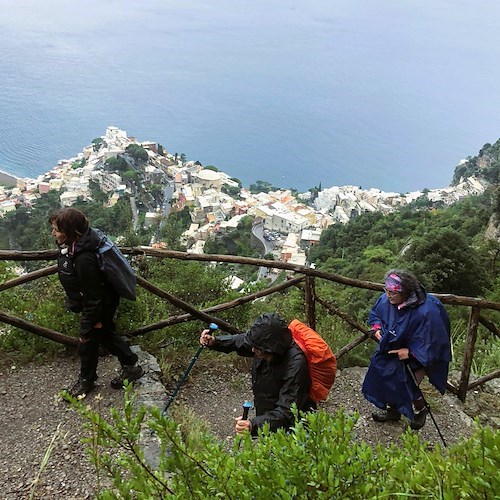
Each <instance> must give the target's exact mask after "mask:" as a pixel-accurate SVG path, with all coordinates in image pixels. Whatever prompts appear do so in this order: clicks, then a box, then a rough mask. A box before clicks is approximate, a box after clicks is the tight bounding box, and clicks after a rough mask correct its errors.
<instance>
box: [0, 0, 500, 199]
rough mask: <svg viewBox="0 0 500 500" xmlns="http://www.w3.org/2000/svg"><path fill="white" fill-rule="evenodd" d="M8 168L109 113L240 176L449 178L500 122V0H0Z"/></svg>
mask: <svg viewBox="0 0 500 500" xmlns="http://www.w3.org/2000/svg"><path fill="white" fill-rule="evenodd" d="M0 12H1V16H0V170H4V171H7V172H9V173H12V174H15V175H17V176H29V177H36V176H37V175H38V174H40V173H43V172H46V171H47V170H49V169H50V168H52V167H53V166H54V165H55V164H56V163H57V161H58V160H59V159H62V158H69V157H72V156H74V155H76V154H77V153H78V152H80V151H81V150H82V148H83V147H84V146H85V145H87V144H89V143H90V142H91V141H92V139H94V138H96V137H99V136H101V135H103V134H104V132H105V129H106V127H108V126H110V125H114V126H117V127H119V128H122V129H124V130H126V131H127V133H128V135H130V136H135V137H136V138H137V139H138V140H154V141H157V142H159V143H161V144H162V145H163V146H164V147H165V148H166V149H167V150H168V151H169V152H171V153H175V152H177V153H179V154H180V153H185V154H186V157H187V158H188V159H191V160H199V161H201V162H202V163H203V164H204V165H208V164H212V165H215V166H217V167H218V168H220V169H221V170H224V171H225V172H227V173H228V174H230V175H232V176H235V177H238V178H239V179H241V180H242V181H243V184H244V185H246V186H248V185H249V184H250V183H252V182H255V181H256V180H258V179H262V180H267V181H270V182H271V183H273V184H275V185H278V186H283V187H295V188H297V189H299V190H306V189H307V188H309V187H312V186H315V185H318V184H319V183H320V182H321V184H322V186H323V187H327V186H332V185H345V184H353V185H358V186H362V187H363V188H366V189H367V188H370V187H379V188H381V189H384V190H386V191H389V190H394V191H400V192H405V191H409V190H415V189H421V188H424V187H428V188H435V187H443V186H447V185H448V184H449V183H450V181H451V178H452V175H453V170H454V168H455V166H456V165H457V163H458V161H459V160H460V159H461V158H464V157H466V156H469V155H470V156H474V155H475V154H477V152H478V151H479V149H480V148H481V147H482V145H483V144H484V143H486V142H494V141H496V140H497V139H498V138H499V136H500V119H499V118H500V83H499V82H500V64H499V61H500V2H499V1H498V0H480V1H478V0H470V1H466V0H453V1H452V0H432V1H431V0H404V1H402V0H376V1H375V0H302V1H297V0H265V1H264V0H252V1H250V0H210V1H209V2H207V1H205V0H203V1H202V0H182V1H181V0H177V1H170V0H149V1H147V2H138V1H132V0H106V1H103V0H85V1H78V2H76V1H74V0H44V1H40V0H0Z"/></svg>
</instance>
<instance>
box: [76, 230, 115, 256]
mask: <svg viewBox="0 0 500 500" xmlns="http://www.w3.org/2000/svg"><path fill="white" fill-rule="evenodd" d="M106 240H107V237H106V235H105V234H104V233H103V232H102V231H101V230H99V229H95V228H90V227H89V228H88V229H87V231H85V233H83V234H82V236H81V237H80V238H79V239H78V241H76V242H75V244H74V246H73V248H72V249H71V250H70V252H71V254H72V255H78V254H80V253H82V252H92V253H95V252H97V249H98V248H99V247H100V246H102V244H103V242H105V241H106Z"/></svg>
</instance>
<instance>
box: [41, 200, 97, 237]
mask: <svg viewBox="0 0 500 500" xmlns="http://www.w3.org/2000/svg"><path fill="white" fill-rule="evenodd" d="M49 223H50V224H55V225H56V226H57V229H58V230H59V231H61V233H64V234H65V236H66V238H67V239H68V241H69V242H73V241H76V240H78V238H80V236H82V235H83V234H84V233H85V231H87V229H88V228H89V220H88V219H87V216H86V215H85V214H84V213H83V212H82V211H81V210H78V209H77V208H71V207H66V208H62V209H61V210H58V211H57V212H54V213H53V214H52V215H51V216H50V217H49Z"/></svg>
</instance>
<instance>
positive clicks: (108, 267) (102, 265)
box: [94, 229, 137, 300]
mask: <svg viewBox="0 0 500 500" xmlns="http://www.w3.org/2000/svg"><path fill="white" fill-rule="evenodd" d="M94 231H95V232H96V233H97V235H98V236H99V244H98V246H97V248H96V256H97V262H98V264H99V269H100V271H101V272H102V273H103V274H104V277H105V280H106V281H107V282H108V283H109V284H110V285H111V286H112V287H113V289H114V290H115V292H116V293H117V294H118V295H119V296H120V297H123V298H125V299H128V300H135V299H136V291H135V288H136V283H137V280H136V277H135V273H134V270H133V269H132V266H131V265H130V263H129V261H128V260H127V259H126V258H125V256H124V255H123V254H122V253H121V252H120V249H119V248H118V247H117V246H116V245H115V244H114V243H113V242H112V241H110V240H109V239H108V237H107V236H106V235H105V234H104V233H103V232H102V231H100V230H99V229H94Z"/></svg>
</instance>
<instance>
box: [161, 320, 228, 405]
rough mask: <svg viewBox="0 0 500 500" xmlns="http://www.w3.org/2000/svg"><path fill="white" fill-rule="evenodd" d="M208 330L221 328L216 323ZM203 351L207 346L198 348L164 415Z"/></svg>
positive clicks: (209, 326)
mask: <svg viewBox="0 0 500 500" xmlns="http://www.w3.org/2000/svg"><path fill="white" fill-rule="evenodd" d="M208 328H210V330H212V331H215V330H218V329H219V327H218V326H217V325H216V324H215V323H210V325H208ZM203 349H205V346H204V345H200V347H198V349H197V351H196V353H195V355H194V356H193V357H192V358H191V362H190V363H189V365H188V367H187V368H186V371H185V372H184V373H183V374H182V377H181V378H180V380H179V382H177V385H176V386H175V389H174V390H173V392H172V394H170V396H169V397H168V400H167V402H166V403H165V407H164V408H163V411H162V412H161V414H162V415H165V413H167V410H168V408H169V406H170V405H171V404H172V402H173V401H174V398H175V396H177V393H178V392H179V389H180V388H181V385H182V384H183V383H184V380H186V378H187V376H188V375H189V372H190V371H191V369H192V368H193V366H194V364H195V363H196V361H197V360H198V358H199V356H200V354H201V351H203Z"/></svg>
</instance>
